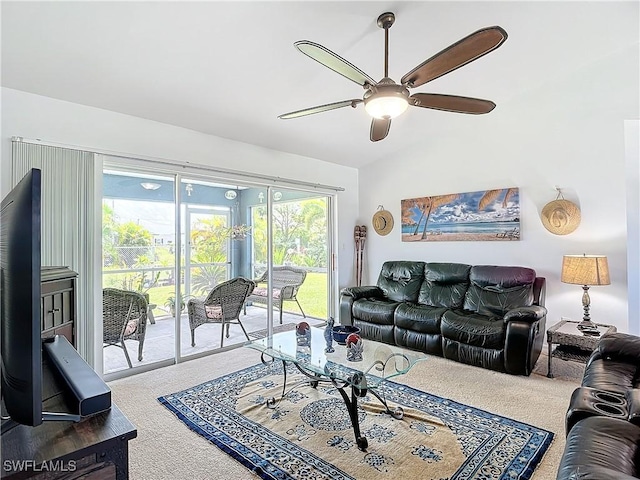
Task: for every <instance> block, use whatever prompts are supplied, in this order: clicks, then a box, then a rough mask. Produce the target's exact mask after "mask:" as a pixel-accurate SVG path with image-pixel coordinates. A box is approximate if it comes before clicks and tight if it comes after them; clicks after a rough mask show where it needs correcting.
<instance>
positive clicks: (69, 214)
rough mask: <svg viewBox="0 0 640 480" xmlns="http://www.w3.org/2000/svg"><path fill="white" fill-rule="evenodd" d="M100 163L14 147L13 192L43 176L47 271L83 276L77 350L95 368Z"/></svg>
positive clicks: (47, 149)
mask: <svg viewBox="0 0 640 480" xmlns="http://www.w3.org/2000/svg"><path fill="white" fill-rule="evenodd" d="M95 157H96V155H95V154H93V153H91V152H85V151H81V150H73V149H67V148H61V147H53V146H48V145H37V144H32V143H26V142H22V141H16V140H14V141H13V142H12V169H11V172H12V173H11V181H12V187H13V186H15V185H16V184H17V183H18V182H19V181H20V180H21V179H22V177H23V176H24V175H25V174H26V173H27V172H28V171H29V170H30V169H32V168H38V169H40V170H41V171H42V193H41V195H42V212H41V217H42V232H41V252H42V253H41V256H42V265H47V266H49V265H52V266H67V267H69V268H70V269H72V270H73V271H75V272H76V273H78V280H77V283H76V286H77V293H76V302H77V314H76V318H75V326H76V332H75V334H76V345H77V347H78V352H79V353H80V355H81V356H82V357H83V358H84V359H85V360H86V361H87V362H88V363H89V364H90V365H92V366H93V367H96V365H94V363H95V362H94V359H95V354H96V351H95V349H96V348H95V346H96V341H95V334H96V321H94V320H95V319H96V315H95V306H96V301H95V297H96V292H97V291H99V289H100V285H99V283H98V282H99V277H97V276H96V274H95V272H96V271H99V270H100V265H99V264H98V263H99V256H98V252H99V249H100V234H101V232H100V226H99V225H100V223H99V219H97V218H96V212H97V211H98V210H97V205H96V202H97V201H98V200H97V195H96V192H95V184H96V181H95V180H96V171H97V172H101V171H102V166H101V165H97V163H101V162H100V161H99V160H97V159H96V158H95Z"/></svg>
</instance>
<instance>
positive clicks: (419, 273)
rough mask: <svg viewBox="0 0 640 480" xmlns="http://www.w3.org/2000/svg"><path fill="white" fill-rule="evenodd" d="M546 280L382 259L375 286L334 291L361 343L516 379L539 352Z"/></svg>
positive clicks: (512, 270)
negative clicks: (400, 348)
mask: <svg viewBox="0 0 640 480" xmlns="http://www.w3.org/2000/svg"><path fill="white" fill-rule="evenodd" d="M544 293H545V279H544V278H542V277H536V273H535V271H534V270H532V269H530V268H525V267H514V266H495V265H476V266H471V265H465V264H459V263H426V262H419V261H388V262H385V263H384V264H383V266H382V270H381V272H380V275H379V277H378V282H377V285H375V286H366V287H364V286H363V287H347V288H343V289H342V291H341V293H340V323H341V324H343V325H354V326H356V327H359V328H360V334H361V336H362V337H363V338H365V339H367V338H368V339H372V340H376V341H380V342H384V343H389V344H394V345H399V346H403V347H406V348H410V349H414V350H420V351H423V352H425V353H429V354H433V355H439V356H442V357H445V358H448V359H451V360H455V361H458V362H463V363H467V364H471V365H476V366H479V367H483V368H487V369H490V370H496V371H500V372H506V373H511V374H516V375H529V374H530V373H531V371H532V369H533V367H534V365H535V363H536V361H537V359H538V357H539V355H540V351H541V349H542V342H543V337H544V332H545V321H546V313H547V310H546V308H545V307H544Z"/></svg>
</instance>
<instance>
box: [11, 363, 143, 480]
mask: <svg viewBox="0 0 640 480" xmlns="http://www.w3.org/2000/svg"><path fill="white" fill-rule="evenodd" d="M54 370H55V368H54ZM42 375H43V382H44V384H43V392H45V395H46V394H48V393H56V392H64V390H65V385H64V381H63V380H62V379H60V378H59V375H57V372H54V371H52V367H51V365H49V362H45V363H44V365H43V372H42ZM77 408H78V404H77V402H76V401H75V399H70V397H69V395H65V394H64V393H57V394H54V395H53V396H51V397H50V398H48V399H47V400H45V401H44V403H43V410H47V411H51V412H61V413H62V414H66V412H72V411H74V410H77ZM68 414H69V415H75V414H72V413H68ZM2 428H3V432H2V464H1V465H0V469H1V470H0V473H1V475H0V477H1V478H2V479H3V480H4V479H7V480H22V479H37V480H58V479H60V480H62V479H64V480H79V479H82V480H107V479H109V480H111V479H113V480H127V479H128V478H129V447H128V445H129V440H131V439H133V438H136V436H137V430H136V428H135V426H134V425H133V424H132V423H131V422H130V421H129V420H128V419H127V417H125V415H124V414H123V413H122V411H121V410H120V409H119V408H118V407H117V405H115V404H113V403H112V404H111V409H109V410H107V411H104V412H101V413H98V414H96V415H92V416H89V417H82V418H81V420H80V421H79V422H73V421H56V422H43V423H42V424H41V425H39V426H37V427H28V426H25V425H17V426H12V427H10V429H9V430H8V431H6V432H5V431H4V429H5V422H4V421H3V423H2Z"/></svg>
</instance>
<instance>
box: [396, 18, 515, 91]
mask: <svg viewBox="0 0 640 480" xmlns="http://www.w3.org/2000/svg"><path fill="white" fill-rule="evenodd" d="M506 39H507V32H505V31H504V30H503V29H502V28H501V27H488V28H483V29H482V30H478V31H477V32H474V33H472V34H471V35H468V36H467V37H465V38H463V39H462V40H459V41H457V42H456V43H454V44H453V45H450V46H448V47H447V48H445V49H444V50H442V51H441V52H438V53H436V54H435V55H434V56H433V57H431V58H429V59H428V60H425V61H424V62H422V63H421V64H420V65H418V66H417V67H416V68H414V69H413V70H411V71H410V72H409V73H407V74H406V75H405V76H404V77H402V80H401V82H402V84H403V85H408V86H410V87H418V86H420V85H423V84H425V83H427V82H430V81H431V80H435V79H436V78H438V77H441V76H442V75H445V74H447V73H449V72H452V71H453V70H455V69H457V68H460V67H462V66H463V65H466V64H467V63H470V62H473V61H474V60H477V59H478V58H480V57H482V56H483V55H486V54H487V53H489V52H491V51H492V50H495V49H496V48H498V47H499V46H500V45H502V44H503V43H504V41H505V40H506Z"/></svg>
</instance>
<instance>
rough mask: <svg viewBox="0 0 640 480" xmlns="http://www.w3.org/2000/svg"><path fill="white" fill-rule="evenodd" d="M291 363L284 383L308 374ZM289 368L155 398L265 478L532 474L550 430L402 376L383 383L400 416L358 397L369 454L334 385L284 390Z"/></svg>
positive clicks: (258, 369) (265, 369)
mask: <svg viewBox="0 0 640 480" xmlns="http://www.w3.org/2000/svg"><path fill="white" fill-rule="evenodd" d="M296 372H297V371H296V370H295V369H293V368H292V369H291V370H288V376H287V385H288V386H293V385H294V384H295V382H296V381H301V380H303V378H304V377H303V376H302V375H300V374H299V373H298V374H297V373H296ZM282 381H283V375H282V366H281V365H280V364H275V363H274V364H272V365H269V366H267V365H256V366H254V367H250V368H247V369H244V370H241V371H239V372H235V373H232V374H230V375H226V376H224V377H221V378H216V379H214V380H212V381H210V382H206V383H203V384H201V385H198V386H196V387H193V388H189V389H187V390H184V391H182V392H178V393H174V394H172V395H166V396H164V397H160V398H159V399H158V400H159V401H160V402H161V403H162V404H163V405H165V406H166V407H167V408H168V409H169V410H171V411H172V412H173V413H174V414H175V415H176V416H177V417H178V418H179V419H180V420H182V421H183V422H184V423H185V424H186V425H187V426H188V427H189V428H190V429H192V430H193V431H195V432H197V433H198V434H200V435H202V436H203V437H204V438H206V439H207V440H209V441H210V442H211V443H213V444H214V445H216V446H217V447H219V448H220V449H222V450H223V451H224V452H226V453H227V454H229V455H230V456H232V457H233V458H235V459H236V460H237V461H239V462H241V463H242V464H243V465H245V466H246V467H248V468H249V469H251V470H253V471H254V472H256V473H257V474H258V475H259V476H260V477H262V478H264V479H269V480H271V479H273V480H275V479H278V480H282V479H304V480H311V479H314V480H316V479H318V480H319V479H327V480H335V479H354V480H355V479H357V480H360V479H367V480H378V479H388V480H396V479H402V478H404V479H414V478H416V479H417V478H419V479H421V480H453V479H457V480H458V479H509V480H513V479H521V480H525V479H529V478H530V477H531V475H532V473H533V470H534V469H535V467H536V465H537V464H538V463H539V462H540V460H541V459H542V456H543V455H544V453H545V451H546V450H547V448H548V447H549V445H550V444H551V440H552V438H553V433H551V432H549V431H546V430H542V429H540V428H536V427H533V426H531V425H527V424H524V423H521V422H517V421H515V420H511V419H509V418H505V417H502V416H499V415H494V414H492V413H489V412H487V411H484V410H479V409H477V408H473V407H470V406H467V405H463V404H461V403H457V402H454V401H451V400H447V399H446V398H441V397H437V396H435V395H431V394H429V393H425V392H422V391H420V390H416V389H414V388H411V387H408V386H406V385H401V384H398V383H395V382H390V381H389V382H386V383H385V384H384V387H382V388H384V395H385V396H386V399H387V401H388V402H389V403H390V407H393V406H395V405H400V406H402V408H403V409H404V413H405V414H404V417H403V418H402V419H401V420H397V419H394V418H393V417H391V416H390V415H387V414H384V413H381V412H382V410H383V409H382V407H381V405H380V402H379V401H378V400H377V399H376V398H375V397H374V396H373V395H371V394H367V395H366V396H365V397H363V398H362V399H361V400H362V401H361V402H359V418H360V425H361V432H362V434H363V435H364V436H365V437H366V438H367V439H368V442H369V446H368V448H367V451H366V452H362V451H360V450H359V449H358V447H357V445H356V442H355V438H354V434H353V429H352V427H351V422H350V420H349V415H348V413H347V409H346V407H345V405H344V403H343V400H342V397H341V396H340V394H339V392H338V391H337V390H336V389H335V388H334V387H333V386H332V385H331V384H322V383H321V384H320V385H318V387H317V388H316V389H314V388H311V387H310V386H309V384H308V382H302V383H300V384H298V385H297V386H294V387H293V388H290V391H288V394H287V395H286V396H285V398H284V399H283V400H282V401H281V402H280V403H279V405H278V406H277V408H275V409H270V408H268V407H267V406H266V405H265V402H266V400H267V398H270V397H272V396H273V397H276V398H279V395H280V394H281V393H282Z"/></svg>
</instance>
